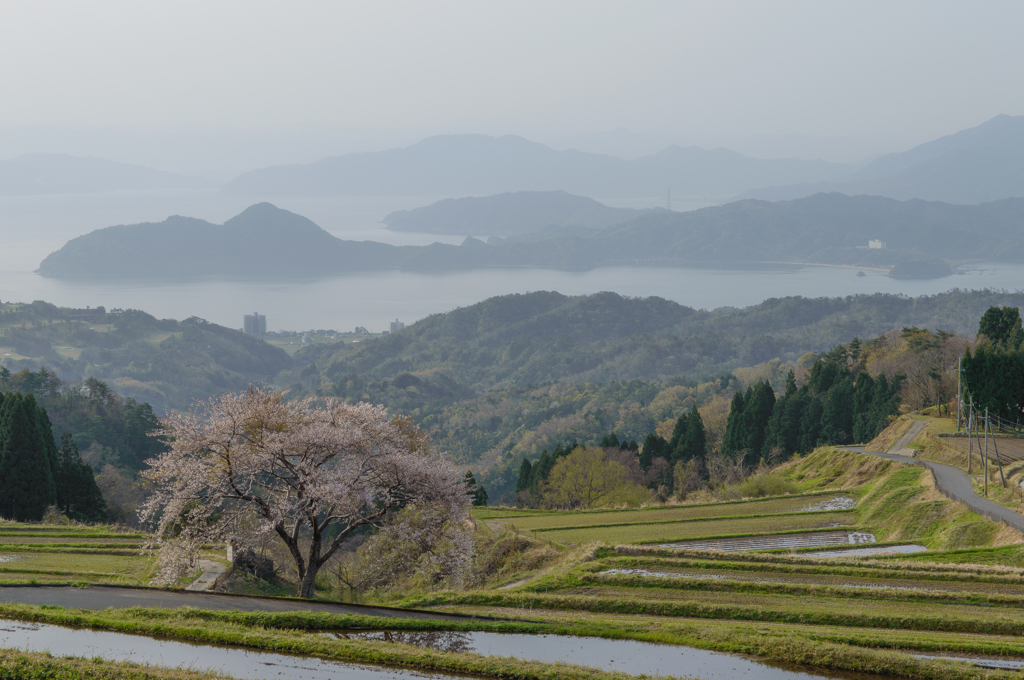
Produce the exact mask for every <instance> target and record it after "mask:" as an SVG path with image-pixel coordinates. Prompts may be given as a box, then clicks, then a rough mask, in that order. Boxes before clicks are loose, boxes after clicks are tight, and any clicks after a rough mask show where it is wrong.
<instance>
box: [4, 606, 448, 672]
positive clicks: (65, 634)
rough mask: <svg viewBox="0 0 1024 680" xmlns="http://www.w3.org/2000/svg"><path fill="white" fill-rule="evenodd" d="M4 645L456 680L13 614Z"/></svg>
mask: <svg viewBox="0 0 1024 680" xmlns="http://www.w3.org/2000/svg"><path fill="white" fill-rule="evenodd" d="M0 647H5V648H15V649H20V650H23V651H28V652H50V653H52V654H54V655H55V656H77V657H86V658H94V657H101V658H103V659H107V660H110V661H131V662H134V663H141V664H152V665H157V666H167V667H171V668H187V669H191V670H209V671H214V672H217V673H221V674H224V675H230V676H231V677H233V678H239V679H245V680H279V679H281V678H287V679H288V680H331V679H333V680H407V679H409V678H434V679H435V680H449V679H450V680H455V676H451V675H440V674H435V673H421V672H415V671H406V670H398V669H392V668H380V667H373V666H362V665H356V664H347V663H339V662H336V661H324V660H322V659H317V658H314V657H301V656H291V655H285V654H271V653H268V652H258V651H250V650H246V649H237V648H228V647H215V646H212V645H194V644H189V643H185V642H174V641H171V640H157V639H154V638H150V637H145V636H142V635H125V634H123V633H108V632H100V631H93V630H81V629H75V628H65V627H63V626H51V625H48V624H37V623H23V622H21V621H9V620H0ZM459 677H462V678H465V677H467V676H459Z"/></svg>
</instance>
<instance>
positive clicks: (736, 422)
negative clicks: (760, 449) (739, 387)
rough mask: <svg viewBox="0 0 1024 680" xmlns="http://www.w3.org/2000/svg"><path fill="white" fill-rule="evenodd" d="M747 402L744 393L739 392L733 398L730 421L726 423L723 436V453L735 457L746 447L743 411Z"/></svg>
mask: <svg viewBox="0 0 1024 680" xmlns="http://www.w3.org/2000/svg"><path fill="white" fill-rule="evenodd" d="M744 406H745V402H744V399H743V393H742V392H737V393H736V394H734V395H733V397H732V404H731V405H730V407H729V419H728V420H727V421H726V422H725V433H724V434H723V435H722V453H724V454H726V455H728V456H734V455H736V453H737V452H739V451H740V450H742V449H743V447H744V446H745V445H746V440H747V436H746V430H745V429H744V420H743V411H744Z"/></svg>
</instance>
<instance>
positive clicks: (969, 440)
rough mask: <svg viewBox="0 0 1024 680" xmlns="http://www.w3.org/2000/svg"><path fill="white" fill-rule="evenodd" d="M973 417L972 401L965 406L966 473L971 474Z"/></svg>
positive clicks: (972, 461)
mask: <svg viewBox="0 0 1024 680" xmlns="http://www.w3.org/2000/svg"><path fill="white" fill-rule="evenodd" d="M973 418H974V402H973V401H972V402H971V403H970V404H969V405H968V406H967V474H971V469H972V464H973V463H974V460H973V459H974V439H972V438H971V420H972V419H973Z"/></svg>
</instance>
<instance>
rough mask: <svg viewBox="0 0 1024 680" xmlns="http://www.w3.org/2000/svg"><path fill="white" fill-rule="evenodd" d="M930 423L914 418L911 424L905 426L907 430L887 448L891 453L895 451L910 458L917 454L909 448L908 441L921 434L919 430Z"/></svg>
mask: <svg viewBox="0 0 1024 680" xmlns="http://www.w3.org/2000/svg"><path fill="white" fill-rule="evenodd" d="M930 424H931V422H930V421H927V420H915V421H914V423H913V425H911V426H910V427H909V428H907V431H906V432H904V433H903V436H902V437H900V438H899V439H897V440H896V443H895V444H893V445H892V448H890V449H889V450H890V451H892V452H893V453H897V454H899V455H901V456H910V457H911V458H913V457H915V456H916V455H917V452H916V451H914V449H912V448H910V443H911V442H912V441H914V439H915V438H916V437H917V435H919V434H921V430H923V429H924V428H926V427H928V426H929V425H930Z"/></svg>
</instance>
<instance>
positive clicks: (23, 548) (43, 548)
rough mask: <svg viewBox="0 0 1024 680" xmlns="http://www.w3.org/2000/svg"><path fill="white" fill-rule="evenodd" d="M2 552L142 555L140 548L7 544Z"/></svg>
mask: <svg viewBox="0 0 1024 680" xmlns="http://www.w3.org/2000/svg"><path fill="white" fill-rule="evenodd" d="M3 552H5V553H14V552H28V553H57V554H64V553H66V554H68V555H117V556H119V557H132V556H134V557H138V556H139V555H141V554H143V551H142V548H141V547H138V548H135V549H132V550H129V549H125V548H109V549H108V548H103V547H99V546H97V547H93V548H54V547H51V546H49V545H47V544H45V543H8V544H6V545H4V547H3Z"/></svg>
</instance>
